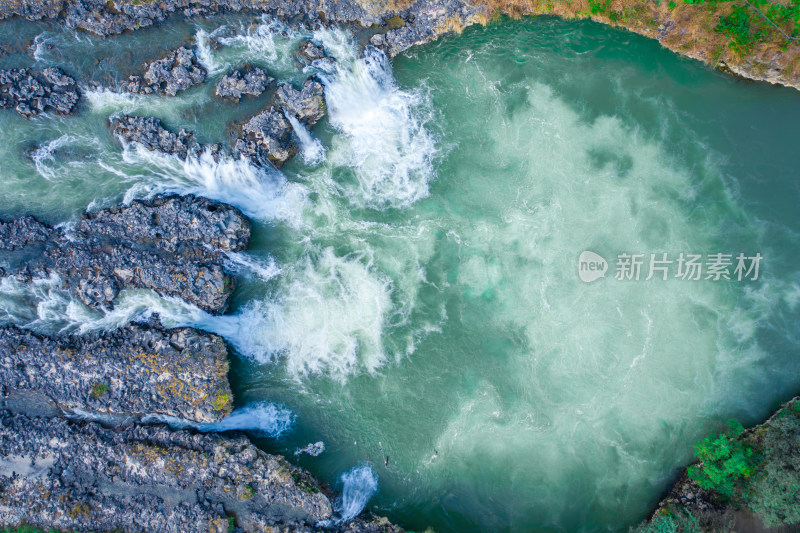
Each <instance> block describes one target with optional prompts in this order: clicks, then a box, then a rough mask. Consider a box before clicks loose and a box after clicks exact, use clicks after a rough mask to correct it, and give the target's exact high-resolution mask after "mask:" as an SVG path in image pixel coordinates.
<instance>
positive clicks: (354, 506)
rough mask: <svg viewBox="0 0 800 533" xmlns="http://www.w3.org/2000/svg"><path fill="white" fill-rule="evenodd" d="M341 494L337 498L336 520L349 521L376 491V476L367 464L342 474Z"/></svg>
mask: <svg viewBox="0 0 800 533" xmlns="http://www.w3.org/2000/svg"><path fill="white" fill-rule="evenodd" d="M341 480H342V484H343V487H342V496H341V498H340V499H339V500H337V502H336V503H337V505H336V513H337V514H338V515H339V518H338V520H337V522H339V523H341V522H349V521H350V520H352V519H354V518H355V517H357V516H358V515H360V514H361V511H363V510H364V508H365V507H366V506H367V503H368V502H369V499H370V498H372V495H373V494H375V493H376V492H377V491H378V476H377V475H376V474H375V472H373V470H372V467H371V466H369V465H364V466H357V467H355V468H353V469H352V470H350V471H348V472H345V473H344V474H342V478H341Z"/></svg>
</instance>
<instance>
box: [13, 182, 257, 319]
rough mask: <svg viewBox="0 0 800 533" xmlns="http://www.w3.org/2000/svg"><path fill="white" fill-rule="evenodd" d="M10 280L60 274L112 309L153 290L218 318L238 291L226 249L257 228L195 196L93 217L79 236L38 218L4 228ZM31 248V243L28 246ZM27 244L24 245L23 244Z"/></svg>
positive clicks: (91, 302) (87, 299)
mask: <svg viewBox="0 0 800 533" xmlns="http://www.w3.org/2000/svg"><path fill="white" fill-rule="evenodd" d="M3 234H9V235H13V236H14V238H13V240H11V241H10V242H9V243H6V242H5V241H0V260H2V261H3V262H4V263H6V264H8V265H9V268H8V270H7V271H6V274H5V275H13V276H16V277H17V278H18V279H32V278H38V277H50V276H51V275H53V274H55V275H57V276H58V277H59V278H60V280H61V283H62V285H63V286H64V287H65V288H67V289H69V290H70V291H72V292H73V294H75V296H76V297H77V298H79V299H80V300H81V301H82V302H83V303H85V304H86V305H88V306H90V307H106V308H108V307H111V306H112V305H113V304H112V302H113V300H114V298H115V297H116V296H117V294H118V293H119V291H120V290H122V289H134V288H136V289H152V290H154V291H156V292H158V293H159V294H162V295H166V296H177V297H180V298H182V299H183V300H185V301H187V302H189V303H191V304H194V305H196V306H198V307H199V308H201V309H203V310H205V311H209V312H212V313H218V312H222V311H224V310H225V308H226V307H227V304H228V299H229V298H230V295H231V293H232V291H233V284H232V280H231V278H230V277H229V276H228V275H227V274H226V273H225V271H224V269H223V264H222V263H223V255H222V251H239V250H244V249H245V248H246V247H247V243H248V240H249V238H250V223H249V222H248V221H247V219H245V217H244V215H242V213H241V212H240V211H239V210H238V209H236V208H234V207H231V206H228V205H225V204H220V203H218V202H214V201H211V200H207V199H204V198H197V197H194V196H184V197H178V196H158V197H155V198H154V199H152V200H147V201H142V200H137V201H134V202H133V203H131V205H129V206H125V207H121V208H115V209H105V210H102V211H99V212H97V213H87V214H86V215H84V217H83V218H82V219H81V220H80V221H79V222H78V223H77V225H76V226H75V228H74V230H73V231H70V232H66V231H65V230H62V229H54V228H49V227H48V226H46V225H44V224H41V223H40V222H38V221H36V220H35V219H33V218H32V217H25V218H22V219H17V220H15V221H11V222H0V236H2V235H3ZM26 243H27V244H26ZM21 245H22V246H21Z"/></svg>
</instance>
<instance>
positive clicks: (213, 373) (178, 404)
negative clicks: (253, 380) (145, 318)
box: [0, 325, 232, 422]
mask: <svg viewBox="0 0 800 533" xmlns="http://www.w3.org/2000/svg"><path fill="white" fill-rule="evenodd" d="M227 374H228V350H227V348H226V346H225V343H224V342H223V341H222V339H221V338H220V337H217V336H216V335H211V334H207V333H203V332H200V331H197V330H193V329H189V328H179V329H173V330H163V329H161V328H155V327H148V326H136V325H134V326H128V327H124V328H121V329H117V330H114V331H109V332H102V333H91V334H87V335H68V336H60V337H58V338H52V337H48V336H43V335H38V334H36V333H33V332H31V331H28V330H22V329H19V328H17V327H14V326H5V327H1V328H0V387H2V388H3V393H4V394H2V395H0V396H2V397H3V398H0V404H3V403H7V404H8V403H9V402H14V401H15V400H16V399H20V398H24V399H26V402H27V401H30V399H31V398H34V397H38V398H40V399H41V401H43V402H45V403H52V404H53V405H54V406H55V407H57V408H59V409H62V410H67V411H75V410H81V411H85V412H89V413H102V414H104V415H141V414H152V413H158V414H164V415H169V416H174V417H178V418H183V419H186V420H190V421H193V422H214V421H217V420H219V419H220V418H221V417H223V416H225V415H226V414H228V413H229V412H230V410H231V404H232V401H231V399H232V394H231V389H230V386H229V385H228V376H227Z"/></svg>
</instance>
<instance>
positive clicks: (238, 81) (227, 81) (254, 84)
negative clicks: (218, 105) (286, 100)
mask: <svg viewBox="0 0 800 533" xmlns="http://www.w3.org/2000/svg"><path fill="white" fill-rule="evenodd" d="M274 81H275V78H272V77H271V76H270V75H269V74H267V71H266V70H264V69H262V68H258V67H254V66H252V65H245V66H244V67H242V69H241V70H234V71H233V72H229V73H228V74H226V75H225V76H223V77H222V78H221V79H220V80H219V82H218V83H217V89H216V92H217V96H219V97H220V98H228V99H231V100H234V101H238V100H239V99H240V98H241V97H242V96H244V95H248V96H260V95H261V94H262V93H263V92H264V91H266V90H267V87H269V86H270V84H272V83H273V82H274Z"/></svg>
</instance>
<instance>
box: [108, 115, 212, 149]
mask: <svg viewBox="0 0 800 533" xmlns="http://www.w3.org/2000/svg"><path fill="white" fill-rule="evenodd" d="M111 129H112V131H113V132H114V135H117V136H118V137H121V138H122V139H124V140H125V142H127V143H138V144H141V145H142V146H145V147H146V148H148V149H150V150H155V151H158V152H163V153H165V154H175V155H178V156H180V157H182V158H184V159H185V158H186V157H187V156H188V155H189V154H190V153H195V152H198V151H199V150H200V148H201V147H200V143H198V142H197V140H196V139H195V137H194V134H192V133H189V132H187V131H186V130H184V129H181V130H180V131H179V132H178V133H173V132H171V131H167V130H166V129H164V128H163V127H162V126H161V121H160V120H159V119H157V118H153V117H150V118H142V117H129V116H123V117H120V118H115V119H113V120H112V121H111Z"/></svg>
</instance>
